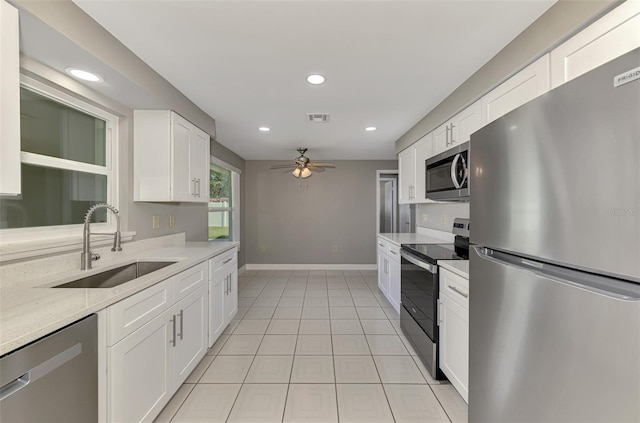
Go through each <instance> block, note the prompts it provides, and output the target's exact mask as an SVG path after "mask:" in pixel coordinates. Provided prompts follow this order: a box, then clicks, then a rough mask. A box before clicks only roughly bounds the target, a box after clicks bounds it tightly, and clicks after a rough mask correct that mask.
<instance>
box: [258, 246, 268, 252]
mask: <svg viewBox="0 0 640 423" xmlns="http://www.w3.org/2000/svg"><path fill="white" fill-rule="evenodd" d="M266 251H267V247H266V246H264V245H261V246H260V252H261V253H264V252H266Z"/></svg>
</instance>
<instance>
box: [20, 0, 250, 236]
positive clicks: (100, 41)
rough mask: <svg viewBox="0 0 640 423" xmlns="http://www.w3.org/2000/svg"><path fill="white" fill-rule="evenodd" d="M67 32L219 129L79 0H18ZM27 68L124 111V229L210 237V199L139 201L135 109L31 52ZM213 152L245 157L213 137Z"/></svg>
mask: <svg viewBox="0 0 640 423" xmlns="http://www.w3.org/2000/svg"><path fill="white" fill-rule="evenodd" d="M13 3H14V4H16V5H17V6H18V7H21V8H24V9H26V10H27V11H29V13H31V14H33V15H34V16H36V17H37V18H38V19H40V20H41V21H43V22H44V23H45V24H47V25H49V26H50V27H51V28H52V29H54V30H55V31H58V32H59V33H61V34H63V35H64V36H65V37H67V38H69V40H71V41H72V42H74V43H75V44H77V45H79V46H80V47H82V48H83V49H85V50H87V51H90V52H91V53H92V54H94V55H95V56H96V57H98V58H99V59H100V60H101V61H103V62H104V63H105V64H107V65H108V66H110V67H111V68H113V69H115V70H116V71H118V72H119V73H120V74H122V75H123V76H124V77H126V78H127V79H129V80H130V81H132V82H133V83H135V84H136V85H138V86H139V87H141V88H142V89H144V90H145V91H147V92H148V93H149V94H151V95H152V96H154V97H156V98H158V99H159V100H161V101H162V102H163V103H164V104H167V105H168V107H169V108H170V109H173V110H176V111H177V112H178V113H180V114H181V115H182V116H184V117H186V118H187V119H189V120H190V121H192V122H193V123H194V124H196V125H197V126H199V127H201V128H202V129H204V130H205V131H206V132H208V133H209V134H211V135H214V134H215V121H214V119H213V118H212V117H210V116H208V115H206V114H205V113H204V112H203V111H202V110H200V109H199V108H198V107H197V106H196V105H195V104H193V103H192V102H191V101H190V100H189V99H188V98H187V97H185V96H184V95H183V94H182V93H181V92H180V91H178V90H177V89H176V88H175V87H173V86H172V85H171V84H169V82H167V81H166V80H165V79H164V78H162V77H161V76H160V75H159V74H158V73H156V72H155V71H154V70H153V69H151V68H150V67H149V66H148V65H147V64H146V63H144V62H143V61H142V60H140V59H139V58H138V57H137V56H136V55H134V54H133V53H132V52H131V51H129V50H128V49H127V48H126V47H125V46H124V45H122V44H121V43H120V42H119V41H118V40H117V39H115V38H114V37H113V36H112V35H111V34H110V33H108V32H107V31H106V30H105V29H104V28H102V27H101V26H100V25H98V24H97V23H96V22H95V21H93V20H92V19H91V18H90V17H89V16H87V15H86V14H85V13H84V12H83V11H82V10H80V9H79V8H78V7H77V6H75V4H73V3H72V2H70V1H68V0H63V1H55V2H51V1H24V0H15V1H14V2H13ZM21 67H22V69H23V72H25V73H27V74H29V75H30V76H33V77H35V78H36V79H39V80H41V81H42V82H45V83H47V84H48V85H51V86H54V87H56V88H58V89H62V90H63V91H65V92H67V93H69V94H71V95H73V96H76V97H78V98H81V99H83V100H88V101H89V102H90V103H93V104H95V105H97V106H99V107H103V108H106V109H107V110H109V111H110V112H112V113H113V114H115V115H117V116H119V118H120V119H119V132H118V158H119V171H118V175H119V187H118V191H119V192H118V197H119V208H120V211H121V215H122V216H123V222H122V224H123V225H122V226H123V228H122V229H123V230H129V231H136V238H135V239H144V238H150V237H156V236H161V235H169V234H174V233H180V232H185V233H186V236H187V240H188V241H204V240H206V239H207V205H206V204H189V203H141V202H134V201H133V176H134V173H133V123H132V121H133V111H132V110H131V109H130V108H128V107H126V106H124V105H122V104H121V103H120V102H119V101H118V99H113V98H108V97H105V96H103V95H101V94H98V93H96V92H95V91H92V90H91V89H89V88H87V87H86V86H85V85H83V84H80V83H78V82H76V81H75V80H73V79H71V78H69V77H67V76H66V75H63V74H61V73H59V72H57V71H55V70H52V69H50V68H48V67H46V66H44V65H42V64H41V63H39V62H37V61H34V60H32V59H31V58H28V57H22V58H21ZM212 154H214V155H216V156H217V157H219V158H220V159H221V160H224V161H226V162H228V163H230V164H232V165H234V166H235V167H237V168H240V169H242V168H243V163H242V162H243V160H242V158H240V157H239V156H237V155H235V153H233V152H232V151H230V150H228V149H226V148H224V147H223V146H222V145H220V144H218V143H215V142H214V143H213V145H212ZM170 214H173V215H174V216H175V221H176V226H175V227H173V228H169V215H170ZM154 215H158V216H160V228H159V229H152V216H154Z"/></svg>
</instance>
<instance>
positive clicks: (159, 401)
mask: <svg viewBox="0 0 640 423" xmlns="http://www.w3.org/2000/svg"><path fill="white" fill-rule="evenodd" d="M207 272H208V268H207V263H201V264H199V265H196V266H194V267H192V268H190V269H188V270H185V271H184V272H182V273H179V274H178V275H175V276H173V277H172V278H169V279H167V280H165V281H163V282H160V283H158V284H156V285H154V286H152V287H150V288H148V289H146V290H144V291H141V292H139V293H137V294H135V295H132V296H131V297H128V298H126V299H124V300H122V301H120V302H118V303H116V304H114V305H112V306H111V307H109V308H108V309H107V334H108V337H107V344H108V346H107V375H108V376H107V392H108V394H107V398H108V399H107V403H108V406H107V413H108V420H109V421H112V422H124V421H126V422H141V421H152V420H153V419H154V418H155V417H156V416H157V415H158V413H159V412H160V411H161V410H162V408H163V407H164V406H165V405H166V403H167V402H168V401H169V399H170V398H171V396H173V394H174V392H175V391H176V390H177V389H178V388H179V387H180V385H181V384H182V383H183V382H184V381H185V379H186V378H187V376H188V375H189V374H190V373H191V372H192V371H193V369H194V368H195V367H196V365H197V364H198V362H199V361H200V359H202V357H204V355H205V354H206V349H207V346H206V341H207V338H206V336H207V324H208V297H207V291H208V287H207V282H206V281H207V279H208V278H207Z"/></svg>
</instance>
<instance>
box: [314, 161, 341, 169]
mask: <svg viewBox="0 0 640 423" xmlns="http://www.w3.org/2000/svg"><path fill="white" fill-rule="evenodd" d="M310 166H315V167H326V168H332V169H333V168H335V167H336V165H335V164H333V163H330V162H313V163H310Z"/></svg>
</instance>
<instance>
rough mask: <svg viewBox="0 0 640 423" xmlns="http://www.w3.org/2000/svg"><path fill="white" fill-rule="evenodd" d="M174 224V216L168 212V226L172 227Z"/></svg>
mask: <svg viewBox="0 0 640 423" xmlns="http://www.w3.org/2000/svg"><path fill="white" fill-rule="evenodd" d="M174 226H176V216H175V215H174V214H171V213H169V227H170V228H173V227H174Z"/></svg>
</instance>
